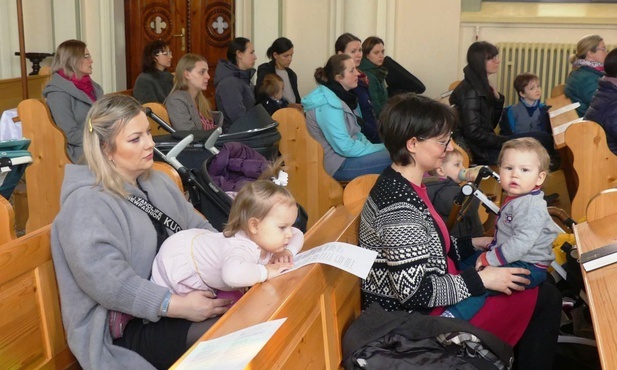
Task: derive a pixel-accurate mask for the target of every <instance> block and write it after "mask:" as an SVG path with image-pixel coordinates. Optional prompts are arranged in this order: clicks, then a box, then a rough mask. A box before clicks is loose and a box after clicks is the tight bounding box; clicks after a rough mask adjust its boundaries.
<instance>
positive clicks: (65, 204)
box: [51, 165, 213, 369]
mask: <svg viewBox="0 0 617 370" xmlns="http://www.w3.org/2000/svg"><path fill="white" fill-rule="evenodd" d="M142 177H143V176H142ZM94 183H95V178H94V175H93V174H92V173H91V172H90V170H89V169H88V167H86V166H78V165H67V166H66V169H65V176H64V182H63V184H62V193H61V204H62V206H61V209H60V212H59V213H58V216H57V217H56V219H55V220H54V222H53V225H52V235H51V249H52V257H53V261H54V267H55V270H56V276H57V279H58V287H59V289H60V300H61V303H62V321H63V323H64V328H65V329H66V332H67V339H68V343H69V347H70V348H71V352H73V354H74V355H75V357H77V360H78V361H79V364H80V365H81V367H83V368H84V369H152V368H153V366H152V365H150V364H149V363H148V362H147V361H146V360H145V359H143V358H142V357H141V356H139V355H138V354H137V353H136V352H133V351H130V350H128V349H125V348H123V347H120V346H115V345H113V343H112V338H111V335H110V334H109V328H108V311H109V310H116V311H120V312H125V313H128V314H131V315H133V316H135V317H140V318H144V319H147V320H149V321H151V322H156V321H158V320H159V319H160V317H159V310H160V308H161V305H162V303H163V300H164V298H165V296H166V294H167V292H168V290H167V289H166V288H163V287H161V286H158V285H156V284H154V283H152V282H150V281H149V280H148V278H149V276H150V272H151V268H152V262H153V261H154V257H155V254H156V245H157V237H156V231H155V230H154V226H153V225H152V222H151V221H150V218H149V217H148V215H147V214H146V213H145V212H143V211H142V210H141V209H139V208H137V207H136V206H134V205H133V204H131V203H129V202H128V201H127V200H126V199H124V198H121V197H119V196H117V195H112V194H111V193H108V192H106V191H103V190H102V188H101V187H100V186H98V185H94ZM139 183H140V185H141V187H142V188H143V189H144V190H145V191H146V192H147V196H148V198H149V199H150V201H151V203H152V204H153V205H154V206H156V207H157V208H159V209H160V210H161V211H163V212H164V213H166V214H167V215H168V216H169V217H171V218H172V219H174V220H175V221H177V222H178V224H179V225H180V226H181V227H182V228H183V229H188V228H205V229H209V230H213V228H212V227H211V226H210V224H209V223H208V222H207V221H206V220H205V219H204V218H202V217H199V215H198V214H197V213H196V212H195V210H194V208H193V207H192V206H191V204H190V203H188V202H187V201H186V200H185V199H184V197H183V195H182V193H180V191H179V190H178V187H177V186H176V185H175V184H173V183H172V182H171V180H170V179H169V178H167V176H165V175H163V174H161V173H160V172H156V171H151V176H150V178H149V179H147V180H146V179H143V178H140V179H139ZM126 189H127V191H128V192H129V194H134V195H137V196H140V197H142V198H146V194H144V193H143V192H142V191H141V190H139V189H138V188H136V187H134V186H129V185H127V186H126Z"/></svg>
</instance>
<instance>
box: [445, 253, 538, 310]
mask: <svg viewBox="0 0 617 370" xmlns="http://www.w3.org/2000/svg"><path fill="white" fill-rule="evenodd" d="M481 253H482V252H480V251H478V252H476V253H474V254H473V255H471V256H469V257H467V258H466V259H465V260H464V261H461V263H460V264H459V267H460V268H461V270H463V269H465V268H468V267H475V263H476V260H477V259H478V257H479V256H480V254H481ZM502 267H522V268H524V269H527V270H529V271H530V272H531V274H529V275H521V276H523V277H525V278H527V279H529V285H525V289H531V288H535V287H536V286H538V285H540V284H541V283H542V282H543V281H544V280H546V269H543V268H539V267H537V266H536V265H534V264H533V263H528V262H522V261H517V262H512V263H508V264H507V265H503V266H502ZM497 294H499V292H495V291H492V290H491V291H489V290H487V291H486V293H485V294H483V295H479V296H474V297H469V298H467V299H464V300H462V301H460V302H459V303H457V304H455V305H453V306H450V307H448V308H447V311H448V312H450V313H451V314H452V316H454V317H456V318H459V319H463V320H471V318H472V317H473V316H474V315H475V314H476V313H478V311H480V309H481V308H482V306H484V302H485V301H486V297H488V296H491V295H497Z"/></svg>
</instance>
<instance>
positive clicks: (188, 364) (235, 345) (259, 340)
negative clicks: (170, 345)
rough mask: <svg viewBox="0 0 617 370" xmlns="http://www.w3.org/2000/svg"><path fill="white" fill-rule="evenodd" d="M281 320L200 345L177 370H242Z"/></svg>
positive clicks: (278, 325)
mask: <svg viewBox="0 0 617 370" xmlns="http://www.w3.org/2000/svg"><path fill="white" fill-rule="evenodd" d="M285 320H287V319H286V318H282V319H278V320H272V321H267V322H264V323H261V324H257V325H254V326H251V327H248V328H246V329H242V330H238V331H236V332H233V333H231V334H227V335H225V336H222V337H220V338H216V339H211V340H207V341H204V342H201V343H199V344H198V345H197V346H196V347H195V349H193V350H192V351H191V353H189V355H188V356H186V358H185V359H184V361H182V362H181V363H180V364H179V365H178V367H177V369H178V370H189V369H190V370H198V369H199V370H209V369H212V370H215V369H216V370H236V369H244V368H245V367H246V365H248V363H249V362H251V360H252V359H253V357H255V356H256V355H257V353H259V351H261V349H262V348H263V346H264V345H265V344H266V343H267V342H268V340H270V338H272V335H274V333H275V332H276V331H277V330H278V328H280V327H281V325H283V323H284V322H285Z"/></svg>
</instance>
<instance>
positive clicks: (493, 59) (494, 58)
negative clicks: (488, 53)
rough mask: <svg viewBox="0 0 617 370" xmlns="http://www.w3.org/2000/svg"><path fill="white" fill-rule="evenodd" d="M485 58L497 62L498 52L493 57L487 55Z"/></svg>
mask: <svg viewBox="0 0 617 370" xmlns="http://www.w3.org/2000/svg"><path fill="white" fill-rule="evenodd" d="M486 60H491V61H493V62H497V61H499V60H501V59H500V58H499V54H498V55H495V56H494V57H487V58H486Z"/></svg>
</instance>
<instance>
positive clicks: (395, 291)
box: [359, 94, 561, 369]
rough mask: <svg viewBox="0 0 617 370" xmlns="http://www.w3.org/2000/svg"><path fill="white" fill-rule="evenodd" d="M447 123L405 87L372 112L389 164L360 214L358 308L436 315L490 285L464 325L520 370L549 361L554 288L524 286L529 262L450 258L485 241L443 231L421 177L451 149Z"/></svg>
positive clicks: (450, 117) (555, 320)
mask: <svg viewBox="0 0 617 370" xmlns="http://www.w3.org/2000/svg"><path fill="white" fill-rule="evenodd" d="M455 123H456V116H455V113H454V112H453V111H452V109H451V108H449V107H448V106H446V105H444V104H441V103H439V102H436V101H434V100H432V99H429V98H427V97H423V96H418V95H414V94H402V95H397V96H395V97H393V98H391V99H390V101H389V102H388V103H387V105H386V106H385V108H384V110H383V112H382V114H381V117H380V124H379V134H380V136H381V138H382V139H383V143H384V145H385V147H386V148H387V150H388V152H389V155H390V157H391V159H392V165H391V166H388V167H387V168H386V169H385V170H384V171H383V172H382V174H381V175H380V176H379V178H378V179H377V182H376V183H375V185H374V187H373V189H371V191H370V193H369V196H368V199H367V201H366V203H365V204H364V209H363V210H362V214H361V221H360V224H361V225H362V227H361V228H360V233H359V245H360V247H362V248H366V249H370V250H373V251H375V252H377V258H376V259H375V262H374V263H373V266H372V267H371V270H370V271H369V273H368V276H367V277H366V279H364V280H362V283H361V288H362V310H365V309H367V308H368V307H369V306H370V305H371V304H373V303H378V304H379V305H380V306H381V307H382V308H383V309H384V310H386V311H407V312H410V313H412V312H417V313H421V314H425V315H430V316H437V315H440V314H441V313H443V311H444V308H445V307H446V306H449V305H452V304H454V303H458V302H460V301H462V300H464V299H465V298H468V297H471V296H479V295H482V294H484V292H485V291H486V290H487V289H490V290H494V291H498V292H501V293H504V294H500V295H496V296H491V297H490V298H488V299H487V301H486V305H485V306H484V307H483V308H482V310H481V311H479V312H478V313H477V314H476V315H475V316H474V317H473V318H472V319H471V320H470V322H471V324H473V325H474V326H476V327H478V328H481V329H484V330H487V331H489V332H491V333H493V334H495V335H496V336H497V337H499V338H500V339H502V340H503V341H505V342H507V343H509V344H510V345H513V346H514V345H516V347H515V354H516V356H517V358H516V360H517V361H518V368H519V369H550V368H551V364H552V360H553V355H554V352H555V349H556V345H557V335H558V332H559V323H560V310H561V297H560V295H559V292H558V291H557V289H556V288H555V287H554V286H552V285H550V284H546V283H543V284H542V285H540V286H539V288H533V289H528V290H525V289H524V285H527V284H529V280H528V279H527V278H526V277H525V275H528V274H529V270H527V269H523V268H511V267H491V266H489V267H486V268H484V269H482V270H479V271H476V270H475V269H474V267H470V268H467V269H463V268H462V266H461V265H460V264H459V262H460V261H462V260H464V259H465V258H466V257H468V256H470V255H472V254H473V253H475V252H476V251H477V250H483V249H485V248H486V244H487V240H486V238H471V237H469V236H467V237H459V238H454V237H451V236H450V235H449V233H448V230H447V228H446V224H445V222H444V221H443V219H442V218H441V217H440V216H439V213H438V212H437V211H436V210H435V208H434V207H433V204H432V203H431V201H430V199H429V196H428V194H427V190H426V186H425V185H423V184H422V179H423V177H424V174H425V173H426V172H429V171H432V170H435V169H436V168H438V167H440V166H441V164H442V161H443V159H444V157H445V156H446V152H449V151H452V150H453V146H452V144H451V141H450V139H451V135H450V132H451V130H452V129H453V128H454V126H455ZM459 269H460V270H459ZM427 320H429V318H428V316H427ZM439 322H440V324H442V325H447V323H444V322H443V321H439ZM538 343H541V344H542V345H541V346H538V345H537V344H538Z"/></svg>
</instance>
